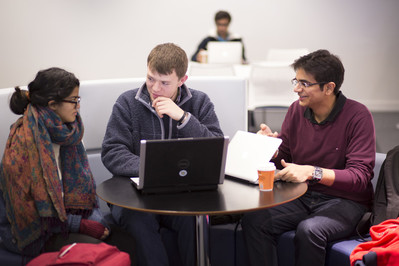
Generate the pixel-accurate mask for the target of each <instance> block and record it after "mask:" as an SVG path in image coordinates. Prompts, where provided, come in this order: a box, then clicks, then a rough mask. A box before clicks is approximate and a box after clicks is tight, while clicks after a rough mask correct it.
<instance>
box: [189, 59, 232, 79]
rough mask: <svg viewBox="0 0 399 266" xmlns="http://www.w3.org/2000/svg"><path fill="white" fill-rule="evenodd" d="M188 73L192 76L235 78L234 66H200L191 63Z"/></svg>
mask: <svg viewBox="0 0 399 266" xmlns="http://www.w3.org/2000/svg"><path fill="white" fill-rule="evenodd" d="M187 72H188V74H189V75H190V76H235V71H234V66H233V65H232V64H199V63H195V62H190V65H189V68H188V71H187Z"/></svg>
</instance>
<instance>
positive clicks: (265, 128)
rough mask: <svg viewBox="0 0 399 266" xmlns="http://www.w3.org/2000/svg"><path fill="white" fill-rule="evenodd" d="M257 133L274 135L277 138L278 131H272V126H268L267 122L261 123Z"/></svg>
mask: <svg viewBox="0 0 399 266" xmlns="http://www.w3.org/2000/svg"><path fill="white" fill-rule="evenodd" d="M257 134H261V135H265V136H268V137H274V138H277V135H278V133H277V131H274V133H273V132H272V130H271V129H270V127H268V126H267V125H266V124H260V130H259V131H258V132H257Z"/></svg>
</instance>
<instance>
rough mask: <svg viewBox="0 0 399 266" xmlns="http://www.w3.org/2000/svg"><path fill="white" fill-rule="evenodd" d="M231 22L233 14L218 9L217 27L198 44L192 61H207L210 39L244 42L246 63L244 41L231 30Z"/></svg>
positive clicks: (243, 57)
mask: <svg viewBox="0 0 399 266" xmlns="http://www.w3.org/2000/svg"><path fill="white" fill-rule="evenodd" d="M230 22H231V16H230V14H229V13H228V12H226V11H218V12H217V13H216V14H215V24H216V29H212V30H211V31H210V32H209V35H208V36H207V37H206V38H205V39H203V40H202V41H201V43H200V44H199V45H198V48H197V50H196V51H195V53H194V54H193V56H192V57H191V61H194V62H201V63H206V55H205V53H204V51H206V50H207V45H208V42H210V41H218V42H223V41H233V42H241V43H242V62H243V63H246V61H247V60H246V58H245V48H244V43H243V41H242V38H241V37H240V36H239V35H237V34H233V33H231V32H229V25H230Z"/></svg>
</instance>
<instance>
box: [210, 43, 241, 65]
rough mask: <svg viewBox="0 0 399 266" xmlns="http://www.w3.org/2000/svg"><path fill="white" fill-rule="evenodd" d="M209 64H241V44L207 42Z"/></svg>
mask: <svg viewBox="0 0 399 266" xmlns="http://www.w3.org/2000/svg"><path fill="white" fill-rule="evenodd" d="M207 49H208V63H209V64H241V63H242V43H241V42H229V41H227V42H208V45H207Z"/></svg>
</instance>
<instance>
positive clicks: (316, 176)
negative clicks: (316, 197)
mask: <svg viewBox="0 0 399 266" xmlns="http://www.w3.org/2000/svg"><path fill="white" fill-rule="evenodd" d="M322 177H323V169H321V168H320V167H317V166H316V167H315V168H314V171H313V175H312V183H317V182H319V181H320V180H321V178H322Z"/></svg>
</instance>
